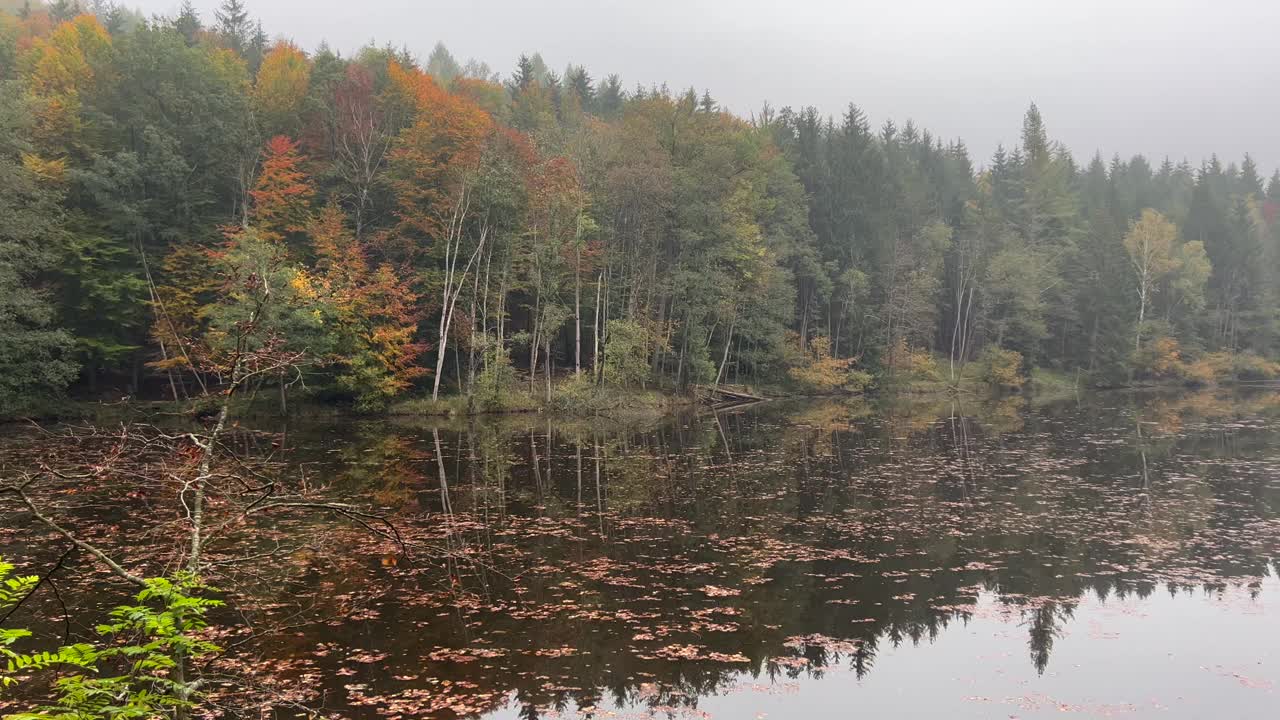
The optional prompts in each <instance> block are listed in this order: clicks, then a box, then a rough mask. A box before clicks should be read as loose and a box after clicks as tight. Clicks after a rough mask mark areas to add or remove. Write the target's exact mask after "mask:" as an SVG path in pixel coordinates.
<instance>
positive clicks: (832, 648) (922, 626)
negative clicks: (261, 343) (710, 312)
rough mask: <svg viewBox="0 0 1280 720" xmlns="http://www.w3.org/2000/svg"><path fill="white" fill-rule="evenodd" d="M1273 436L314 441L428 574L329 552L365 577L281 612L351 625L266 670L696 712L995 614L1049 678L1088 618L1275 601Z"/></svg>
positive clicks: (466, 425) (1121, 418)
mask: <svg viewBox="0 0 1280 720" xmlns="http://www.w3.org/2000/svg"><path fill="white" fill-rule="evenodd" d="M1278 414H1280V396H1277V395H1275V394H1272V393H1256V394H1250V395H1240V394H1220V393H1200V394H1171V395H1151V396H1142V395H1114V396H1104V397H1097V398H1092V399H1087V400H1078V399H1068V400H1064V401H1060V402H1056V403H1049V404H1043V405H1036V406H1032V405H1031V404H1029V403H1028V402H1027V401H1026V400H1025V399H1024V398H1007V399H1003V400H996V401H989V402H974V401H967V400H966V401H964V402H959V401H954V400H946V401H941V402H934V401H897V402H887V401H886V402H881V403H877V404H871V403H863V402H855V403H839V402H803V403H794V404H783V403H772V404H768V405H766V406H760V407H756V408H750V409H745V410H741V411H736V412H721V413H711V412H706V413H701V414H694V415H690V416H687V417H681V418H676V419H674V420H664V421H654V422H651V423H647V424H642V425H637V424H636V423H634V422H630V423H629V422H615V421H610V420H608V419H597V420H595V421H592V422H581V421H578V422H575V421H561V420H554V419H548V418H545V417H541V416H518V417H506V418H496V419H485V420H472V421H463V422H456V423H452V424H450V423H445V424H435V423H422V422H418V421H405V420H402V421H398V422H387V421H378V422H367V423H354V424H342V425H328V424H319V425H317V424H312V425H307V426H304V427H300V428H293V429H291V431H290V433H289V435H288V438H289V440H288V447H289V451H288V455H287V458H288V462H289V463H290V464H291V465H292V466H295V467H302V468H309V469H307V470H306V472H307V474H308V475H309V476H311V477H313V478H326V479H325V480H323V482H327V483H329V484H330V487H329V488H328V490H329V491H330V492H332V493H334V494H336V495H340V496H347V497H351V496H362V497H374V498H376V499H377V501H378V503H379V504H381V505H384V506H386V507H388V508H391V509H393V510H394V511H395V516H396V518H397V522H398V523H400V525H401V527H402V529H401V532H402V533H403V534H404V536H405V541H406V543H407V544H408V545H409V546H410V547H416V548H427V549H429V550H427V551H425V552H424V551H423V550H418V551H416V552H415V553H414V554H413V555H412V556H411V557H406V556H404V554H403V551H402V550H401V549H399V548H398V547H397V546H396V545H395V544H394V543H386V544H380V545H379V544H373V543H370V542H369V541H368V540H367V538H362V537H359V536H357V535H355V534H354V533H351V532H350V531H349V530H348V529H344V528H341V527H326V528H315V527H310V528H307V532H312V533H319V534H323V535H325V536H327V537H329V539H330V540H331V541H333V540H334V539H335V538H349V539H350V541H349V542H347V543H345V544H343V543H344V541H342V540H338V542H339V543H340V544H342V546H343V548H344V549H345V550H346V552H345V553H344V555H343V558H344V559H343V560H334V559H333V558H332V556H325V558H326V559H324V560H323V561H322V560H321V559H320V556H319V555H316V556H311V555H308V554H306V553H300V554H299V555H298V556H297V558H296V560H297V562H298V564H299V566H302V567H307V568H308V569H307V570H306V571H303V572H298V571H297V570H295V571H293V572H292V574H291V576H290V578H289V580H288V582H283V583H276V586H275V587H272V586H271V584H270V583H267V584H266V585H264V586H263V588H262V589H263V590H264V591H268V592H269V591H273V590H274V591H275V592H278V593H279V595H280V598H279V606H280V607H281V612H282V613H284V612H289V613H299V612H301V611H300V610H299V608H300V607H302V606H304V605H305V608H306V610H305V614H306V615H308V616H309V617H311V618H313V619H316V620H317V621H323V619H325V618H328V619H329V620H328V621H327V622H323V624H322V626H321V627H322V628H323V632H322V633H321V632H315V631H306V630H304V631H302V632H301V633H298V634H296V635H295V636H294V639H295V640H296V645H290V646H287V647H286V646H276V647H270V648H263V651H264V652H267V653H268V654H270V655H273V656H275V657H277V658H280V659H281V660H282V661H283V660H285V659H288V661H289V662H293V663H296V664H298V668H297V670H298V672H299V673H302V674H304V675H307V676H309V677H314V678H326V679H325V680H322V681H321V684H323V685H325V686H326V688H327V692H326V696H327V697H330V698H336V697H341V698H343V699H342V700H341V704H342V705H343V706H345V707H347V708H348V710H349V711H355V709H356V708H365V709H368V710H369V711H370V712H373V711H374V710H376V711H377V712H379V713H386V712H392V713H394V714H409V715H440V716H448V715H469V714H476V713H483V712H485V711H488V710H491V709H494V708H498V707H503V706H508V704H509V703H515V705H516V706H518V707H519V708H521V711H520V712H521V714H522V715H523V716H527V717H538V716H539V714H540V713H542V712H545V711H547V710H550V709H557V708H559V709H564V708H566V707H571V706H572V707H577V708H591V707H597V706H600V705H601V704H607V705H611V706H615V707H626V706H647V707H650V708H672V707H688V706H696V704H697V702H698V698H699V697H701V696H705V695H707V694H710V693H715V692H718V691H719V690H720V689H723V688H725V687H728V686H730V685H732V684H734V683H736V682H738V681H739V680H740V678H741V677H742V676H743V674H744V673H747V674H749V675H752V676H759V677H768V678H770V679H774V680H778V679H786V678H796V677H800V676H801V675H806V676H815V675H821V674H822V673H823V672H824V671H826V670H828V669H830V668H833V667H848V668H850V669H852V670H853V671H854V672H855V673H856V675H857V676H858V677H862V676H864V675H865V674H867V673H869V672H872V671H873V670H874V667H875V662H876V657H877V654H878V652H880V651H881V650H882V649H883V648H885V647H887V646H898V645H901V644H904V643H915V644H921V643H927V642H931V641H932V640H934V639H935V638H937V637H938V636H939V635H940V634H941V633H943V632H944V631H945V630H946V629H947V627H948V626H949V625H951V624H952V623H956V622H967V621H968V620H970V619H971V618H972V617H973V614H974V613H975V612H976V611H977V608H978V607H979V602H978V601H979V598H980V597H982V596H987V597H990V598H994V599H995V607H997V608H998V613H999V614H1000V615H1001V616H1003V617H1005V618H1006V619H1008V620H1009V621H1011V622H1015V623H1017V624H1018V625H1019V626H1020V627H1022V628H1023V629H1024V630H1025V632H1026V637H1027V648H1028V655H1029V660H1030V662H1031V663H1032V664H1033V665H1034V667H1035V668H1036V669H1037V670H1038V671H1040V672H1043V671H1045V669H1046V668H1047V667H1049V665H1050V663H1051V659H1052V654H1053V647H1054V641H1055V638H1056V637H1058V635H1059V634H1060V632H1061V631H1062V629H1063V628H1064V626H1065V625H1066V624H1068V623H1070V621H1071V618H1072V614H1073V611H1074V610H1075V609H1076V607H1077V605H1078V604H1079V603H1080V602H1081V600H1082V598H1084V597H1085V596H1089V595H1092V596H1095V597H1096V598H1098V599H1099V600H1104V601H1105V600H1106V599H1108V598H1111V597H1130V596H1135V597H1139V598H1145V597H1147V596H1149V595H1150V594H1152V593H1155V592H1165V593H1169V594H1171V595H1178V594H1182V593H1200V592H1206V591H1208V592H1217V591H1220V590H1221V589H1223V588H1224V587H1226V586H1228V585H1237V584H1238V585H1243V586H1246V587H1250V588H1255V589H1256V588H1258V587H1259V586H1260V580H1261V578H1262V577H1264V576H1266V575H1267V574H1268V573H1269V572H1271V566H1270V564H1271V562H1272V559H1273V558H1274V557H1275V554H1276V550H1277V548H1280V513H1278V512H1277V509H1278V508H1280V487H1278V486H1277V484H1276V482H1275V480H1274V478H1275V477H1276V456H1275V453H1274V448H1275V446H1276V441H1277V430H1278V429H1280V427H1278V426H1277V424H1276V420H1277V415H1278ZM297 531H298V529H293V530H290V532H297ZM303 597H306V598H308V600H307V601H306V602H305V603H304V602H303V601H302V600H300V598H303ZM336 618H345V619H344V620H342V621H337V620H336ZM321 636H323V639H321ZM299 658H305V660H301V661H300V660H299Z"/></svg>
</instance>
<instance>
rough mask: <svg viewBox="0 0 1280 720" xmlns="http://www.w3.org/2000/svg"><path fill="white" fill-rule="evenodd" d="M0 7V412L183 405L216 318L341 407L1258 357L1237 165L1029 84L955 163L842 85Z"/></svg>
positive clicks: (1267, 351) (831, 384)
mask: <svg viewBox="0 0 1280 720" xmlns="http://www.w3.org/2000/svg"><path fill="white" fill-rule="evenodd" d="M3 7H4V8H5V10H4V11H3V12H0V83H2V86H0V124H2V129H0V410H2V411H5V412H22V411H25V410H27V409H29V408H31V407H32V406H33V405H34V404H36V403H38V402H40V401H41V400H43V399H44V398H49V397H54V396H59V395H63V394H66V393H70V394H71V395H73V396H83V397H104V396H107V395H110V396H111V397H119V396H120V395H122V394H123V395H133V396H138V397H147V398H152V399H172V400H183V399H186V398H189V397H194V396H196V395H198V394H200V393H202V392H207V390H208V388H210V387H216V386H218V385H225V384H227V383H228V382H232V383H234V382H235V381H236V378H234V377H228V376H226V373H225V367H226V365H225V363H224V362H222V360H221V359H222V358H225V357H226V356H227V355H228V353H230V352H231V351H232V348H233V346H234V348H235V349H236V351H237V352H240V353H241V355H245V353H249V352H259V353H264V354H265V353H273V355H272V357H275V358H277V360H276V361H273V363H271V364H270V365H269V367H270V372H259V373H256V374H255V375H254V377H253V379H252V383H251V385H252V389H253V391H254V392H259V391H261V392H262V393H266V394H268V395H270V396H272V397H274V395H275V394H276V392H277V389H278V391H279V395H280V397H281V399H282V402H283V401H284V400H283V399H284V397H285V395H286V394H287V393H295V394H297V393H302V392H304V391H305V392H306V393H309V394H311V395H313V396H315V397H318V398H320V399H322V400H325V401H328V402H333V403H338V404H349V405H352V406H354V407H355V408H357V409H360V410H379V409H383V408H386V407H388V406H390V405H392V404H393V403H396V402H401V401H404V400H405V399H408V398H439V399H440V400H442V401H443V399H444V398H446V397H453V398H466V402H467V403H468V405H469V406H470V407H472V408H479V409H501V408H504V407H509V406H511V405H512V404H515V403H520V402H532V403H551V402H554V401H555V398H568V400H567V402H576V401H578V400H579V399H582V398H588V397H592V396H594V395H596V394H599V393H601V392H617V393H624V392H629V391H633V390H642V389H646V390H654V389H660V390H679V389H684V388H688V387H690V386H707V385H721V384H734V385H740V386H745V387H755V388H778V389H787V390H793V391H794V390H799V391H808V392H815V391H824V392H826V391H837V390H845V391H858V390H863V389H867V388H871V387H893V386H895V385H900V384H923V385H936V386H938V387H950V388H956V387H962V386H966V385H967V386H970V387H981V386H984V385H988V386H1004V387H1020V386H1023V385H1024V384H1025V383H1026V382H1028V380H1029V379H1034V378H1035V377H1036V376H1043V377H1046V378H1049V377H1055V376H1056V377H1059V378H1070V379H1071V382H1074V383H1079V384H1091V385H1099V386H1116V385H1123V384H1129V383H1138V382H1143V383H1148V382H1152V383H1153V382H1170V383H1185V384H1197V385H1211V384H1214V383H1218V382H1232V381H1240V380H1263V379H1272V378H1275V377H1277V376H1278V375H1280V366H1278V365H1276V364H1275V363H1273V362H1272V360H1271V359H1272V358H1275V357H1277V355H1278V354H1280V316H1278V315H1277V312H1276V308H1277V307H1278V303H1277V301H1278V300H1280V217H1277V209H1278V208H1280V175H1271V176H1270V179H1269V180H1268V179H1267V178H1266V176H1267V173H1266V172H1265V171H1263V170H1260V169H1259V168H1258V167H1257V165H1256V164H1255V163H1254V162H1253V161H1252V160H1251V159H1250V158H1249V157H1248V156H1246V157H1243V158H1232V159H1226V158H1218V157H1209V158H1187V159H1183V158H1150V159H1148V158H1145V157H1142V156H1134V157H1130V158H1121V157H1113V158H1104V157H1101V156H1096V155H1095V156H1094V157H1093V158H1092V159H1091V160H1089V161H1087V162H1081V161H1079V160H1077V158H1080V157H1088V149H1084V148H1073V149H1071V150H1069V149H1068V148H1066V147H1063V146H1062V145H1060V144H1059V143H1057V142H1055V141H1054V140H1053V136H1052V133H1051V131H1052V118H1042V117H1041V114H1040V112H1039V111H1038V110H1037V108H1036V107H1035V106H1034V105H1032V106H1031V107H1030V108H1029V109H1028V110H1027V112H1026V115H1025V117H1023V118H1022V130H1021V140H1020V142H1019V143H1018V144H1017V145H1016V146H1014V147H1007V148H1002V149H1000V150H998V151H997V152H996V153H995V154H994V156H992V157H989V158H974V157H971V156H970V154H969V152H968V151H967V149H966V147H965V145H964V143H963V141H962V140H960V139H952V138H941V137H938V136H936V135H934V134H932V133H931V132H930V131H929V130H927V129H925V128H922V127H918V126H916V125H915V124H913V123H911V122H902V123H900V124H899V123H894V122H886V123H884V124H883V125H881V126H879V127H873V126H872V124H871V123H870V122H869V121H868V120H867V118H866V116H865V115H864V113H863V112H862V110H860V109H859V108H858V107H857V106H855V105H852V104H851V105H849V106H848V108H847V110H845V111H844V112H843V113H842V114H840V115H839V116H836V117H828V116H826V115H824V114H822V113H820V112H819V111H818V110H816V109H815V108H812V107H799V108H792V107H782V108H774V107H771V106H769V105H767V104H766V105H764V106H762V107H761V108H760V109H758V110H757V111H755V112H753V113H751V114H750V115H749V116H748V117H741V116H737V115H734V114H732V113H729V112H727V111H725V110H724V109H723V108H721V107H720V105H719V104H718V103H717V101H716V99H715V95H714V89H712V90H710V91H702V90H694V89H689V90H673V89H670V88H668V87H666V86H659V87H644V86H636V87H629V86H627V85H626V84H625V82H624V79H622V78H619V77H618V76H616V75H609V74H607V73H605V72H604V71H603V70H604V69H596V68H585V67H581V66H578V65H572V64H570V65H569V66H568V67H566V68H564V69H563V71H559V70H556V69H553V68H550V67H548V66H547V64H546V63H544V61H543V60H542V58H541V57H540V56H539V55H537V54H528V55H522V56H521V57H520V59H519V63H518V64H517V66H516V67H514V68H509V69H503V70H502V71H499V70H495V69H493V68H490V67H489V66H488V65H486V64H484V63H483V62H479V61H475V60H471V61H467V62H465V63H464V62H461V61H459V60H458V59H456V58H454V57H453V56H452V55H451V54H450V53H449V51H448V50H447V49H446V46H445V45H443V44H440V45H437V46H436V47H435V50H434V51H433V52H431V53H430V55H429V56H427V57H425V58H424V57H417V56H415V55H413V54H412V53H410V52H409V51H407V50H402V49H396V48H392V47H380V46H375V45H370V46H368V47H365V48H364V49H362V50H360V51H359V52H356V53H354V54H352V55H350V56H345V55H342V54H339V53H337V52H335V51H333V50H331V49H329V48H328V47H326V46H321V47H318V48H314V49H304V48H300V47H297V46H296V45H294V44H293V43H291V42H290V41H288V40H287V39H283V38H285V37H287V35H288V31H289V28H268V29H266V30H269V31H271V32H278V33H281V35H280V36H278V37H280V38H281V39H276V40H272V39H269V36H268V34H267V32H266V31H265V30H264V28H262V26H261V25H260V24H259V23H257V22H255V21H254V20H253V18H252V16H251V8H246V7H245V5H244V4H243V3H242V2H240V0H227V2H225V3H224V4H223V5H222V7H221V9H220V10H219V11H218V12H217V13H216V14H215V15H214V16H213V17H200V16H199V15H198V14H197V13H196V12H195V10H194V9H193V8H192V7H191V6H190V5H189V4H188V5H185V6H183V8H182V10H181V11H180V12H178V13H176V14H175V15H174V16H172V17H152V18H143V17H141V16H139V15H138V14H137V13H135V12H132V11H129V10H127V9H124V8H121V7H118V6H115V5H111V4H101V3H99V4H87V5H83V6H82V5H80V4H77V3H75V2H68V1H67V0H59V1H58V2H55V3H52V4H50V5H44V4H41V3H38V2H29V3H15V2H6V3H5V4H4V6H3ZM884 110H887V111H892V108H885V109H884ZM1011 121H1012V122H1016V118H1011ZM1072 150H1074V151H1075V152H1074V153H1073V152H1072ZM1081 151H1084V152H1085V155H1083V156H1082V155H1080V154H1079V153H1080V152H1081ZM246 318H250V319H249V320H246ZM247 324H251V325H252V326H253V328H254V332H253V333H247V332H245V328H246V327H247ZM245 356H247V355H245ZM279 358H287V362H285V361H280V360H278V359H279ZM263 367H267V366H266V365H264V366H263ZM232 374H233V375H234V374H235V371H234V370H233V371H232ZM424 402H425V401H424Z"/></svg>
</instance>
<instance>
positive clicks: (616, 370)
mask: <svg viewBox="0 0 1280 720" xmlns="http://www.w3.org/2000/svg"><path fill="white" fill-rule="evenodd" d="M606 337H607V338H608V339H607V340H606V341H605V349H604V381H605V382H606V383H608V384H610V385H617V386H619V387H624V388H626V387H634V386H636V385H639V386H641V387H644V385H645V383H646V382H647V381H648V380H649V373H650V367H649V358H650V356H651V355H650V353H652V352H653V351H654V350H655V349H657V348H659V347H663V340H662V338H660V337H658V336H657V334H656V333H655V332H654V331H653V329H652V328H651V327H649V326H646V325H644V324H641V323H639V322H635V321H632V320H610V321H609V332H608V334H607V335H606Z"/></svg>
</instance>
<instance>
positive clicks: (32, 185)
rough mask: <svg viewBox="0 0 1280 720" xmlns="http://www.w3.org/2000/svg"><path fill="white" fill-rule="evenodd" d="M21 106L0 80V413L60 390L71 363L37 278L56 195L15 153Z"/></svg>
mask: <svg viewBox="0 0 1280 720" xmlns="http://www.w3.org/2000/svg"><path fill="white" fill-rule="evenodd" d="M24 113H25V108H24V107H23V106H22V105H21V104H20V103H19V102H17V92H16V86H15V84H14V83H11V82H0V415H4V414H7V413H10V412H13V411H16V410H18V409H20V408H22V407H24V406H28V405H30V404H31V403H32V402H33V401H34V400H35V399H37V398H40V397H42V396H48V395H50V394H56V393H59V392H61V391H62V389H63V388H65V387H66V386H67V384H68V383H69V382H70V381H71V379H72V378H73V377H75V374H76V372H77V369H78V366H77V365H76V364H75V363H74V362H73V360H72V358H71V350H72V338H71V336H70V335H69V334H68V333H67V332H66V331H65V330H62V329H60V328H58V327H57V326H56V325H55V324H54V321H55V318H56V313H57V308H56V307H55V306H54V305H53V304H52V303H50V293H49V292H47V290H46V289H45V288H44V287H42V285H41V283H40V276H41V273H43V272H46V271H48V270H49V269H51V268H52V267H53V266H54V265H55V263H56V261H57V253H56V250H55V248H56V247H57V240H58V238H59V237H61V235H60V233H61V232H62V222H61V214H60V212H59V205H58V204H59V201H60V200H61V197H60V193H59V192H58V191H57V189H56V188H55V187H53V186H52V185H53V181H52V179H50V178H42V177H41V176H40V175H39V174H38V173H37V172H35V171H34V170H33V169H32V167H31V164H30V163H24V162H23V160H22V157H23V155H22V154H23V153H24V152H26V151H27V150H28V149H29V145H28V144H26V143H24V142H23V140H22V135H21V133H22V132H23V130H24V127H25V126H26V125H27V123H28V121H29V118H28V117H25V115H24Z"/></svg>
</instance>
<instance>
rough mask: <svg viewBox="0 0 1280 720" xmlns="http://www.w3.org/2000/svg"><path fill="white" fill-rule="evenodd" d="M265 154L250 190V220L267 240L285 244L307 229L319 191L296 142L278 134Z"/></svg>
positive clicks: (264, 149) (270, 141)
mask: <svg viewBox="0 0 1280 720" xmlns="http://www.w3.org/2000/svg"><path fill="white" fill-rule="evenodd" d="M262 152H263V157H262V172H261V173H259V175H258V180H257V182H256V183H254V186H253V189H252V190H250V191H249V197H250V198H251V199H252V200H253V206H252V212H251V213H250V218H251V220H252V222H253V224H254V226H255V227H256V228H257V230H258V234H259V235H260V236H261V237H262V238H263V239H264V240H271V241H274V242H284V241H285V239H286V238H287V237H288V234H290V233H300V232H303V231H304V230H306V229H307V224H308V222H309V217H310V213H311V209H310V204H311V198H312V196H313V195H314V194H315V189H314V188H313V187H312V185H311V179H310V178H309V177H308V176H307V174H306V173H305V172H304V171H303V170H302V156H301V155H300V154H299V153H298V144H297V143H296V142H294V141H293V140H291V139H289V138H287V137H285V136H284V135H277V136H275V137H273V138H271V139H270V140H268V141H267V144H266V147H264V148H263V151H262Z"/></svg>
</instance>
